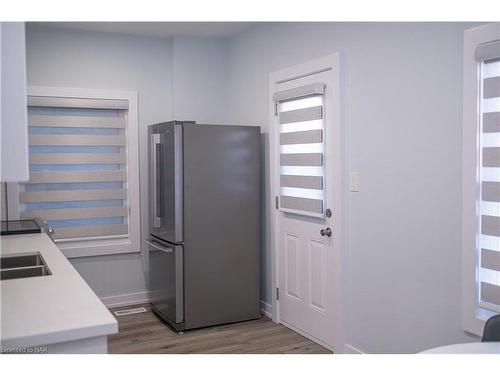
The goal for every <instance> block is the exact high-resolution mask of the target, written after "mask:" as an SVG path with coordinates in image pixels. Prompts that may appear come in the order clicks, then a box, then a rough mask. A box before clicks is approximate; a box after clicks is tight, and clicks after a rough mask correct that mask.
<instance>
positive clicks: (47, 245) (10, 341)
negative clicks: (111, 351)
mask: <svg viewBox="0 0 500 375" xmlns="http://www.w3.org/2000/svg"><path fill="white" fill-rule="evenodd" d="M0 246H1V247H0V251H1V255H2V256H10V255H17V254H19V255H21V254H32V253H35V252H40V253H41V255H42V257H43V259H44V260H45V263H46V264H47V266H48V268H49V269H50V272H51V273H52V274H51V275H48V276H38V277H28V278H22V279H10V280H2V281H0V286H1V295H0V298H1V313H2V314H1V317H0V319H1V331H0V332H1V346H2V347H3V348H13V347H28V346H39V345H41V346H43V345H49V344H53V343H59V342H65V341H72V340H79V339H84V338H90V337H96V336H104V335H110V334H113V333H116V332H118V323H117V321H116V319H115V318H114V317H113V315H112V314H111V313H110V312H109V311H108V309H107V308H106V307H105V306H104V305H103V303H102V302H101V300H100V299H99V297H97V296H96V294H95V293H94V292H93V291H92V289H91V288H90V287H89V286H88V285H87V283H86V282H85V281H84V280H83V278H82V277H81V276H80V274H79V273H78V272H77V271H76V270H75V268H73V266H72V265H71V263H70V262H69V261H68V260H67V259H66V257H65V256H64V255H63V254H62V253H61V251H60V250H59V249H58V248H57V246H56V245H55V244H54V243H53V242H52V241H51V239H50V238H49V237H48V236H47V235H46V234H45V233H36V234H22V235H8V236H1V238H0Z"/></svg>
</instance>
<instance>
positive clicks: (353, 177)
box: [350, 172, 359, 192]
mask: <svg viewBox="0 0 500 375" xmlns="http://www.w3.org/2000/svg"><path fill="white" fill-rule="evenodd" d="M350 185H351V191H352V192H358V191H359V173H358V172H351V174H350Z"/></svg>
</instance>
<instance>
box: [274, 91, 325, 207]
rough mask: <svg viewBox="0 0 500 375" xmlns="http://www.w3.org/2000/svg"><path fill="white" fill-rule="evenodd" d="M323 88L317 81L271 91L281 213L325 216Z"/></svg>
mask: <svg viewBox="0 0 500 375" xmlns="http://www.w3.org/2000/svg"><path fill="white" fill-rule="evenodd" d="M324 90H325V85H324V84H323V83H316V84H312V85H307V86H302V87H297V88H294V89H290V90H285V91H280V92H277V93H276V94H274V101H275V102H276V109H277V115H278V124H279V130H278V132H279V140H280V155H279V157H280V205H279V207H280V210H281V211H283V212H290V213H296V214H300V215H306V216H315V217H324V207H325V187H324V160H323V159H324V142H323V131H324V123H323V97H324Z"/></svg>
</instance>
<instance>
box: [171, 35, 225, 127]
mask: <svg viewBox="0 0 500 375" xmlns="http://www.w3.org/2000/svg"><path fill="white" fill-rule="evenodd" d="M172 43H173V44H172V45H173V64H172V67H173V71H172V82H173V89H172V91H173V93H174V96H173V115H174V118H175V119H176V120H196V122H198V123H201V124H225V123H226V120H227V92H226V91H227V70H228V69H227V68H228V65H227V64H228V43H227V41H226V40H225V39H210V38H192V37H175V38H173V42H172Z"/></svg>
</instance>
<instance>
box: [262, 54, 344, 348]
mask: <svg viewBox="0 0 500 375" xmlns="http://www.w3.org/2000/svg"><path fill="white" fill-rule="evenodd" d="M339 86H340V85H339V59H338V55H332V56H328V57H326V58H323V59H319V60H315V61H312V62H309V63H306V64H301V65H298V66H294V67H291V68H288V69H284V70H282V71H279V72H275V73H273V74H272V75H271V89H272V90H273V91H274V93H273V94H274V102H275V112H274V118H273V122H272V124H274V128H273V129H271V130H270V133H273V134H272V135H271V153H272V155H273V158H272V164H273V165H272V166H271V173H272V180H273V183H272V191H273V192H274V194H275V197H276V198H277V199H276V201H275V204H276V205H275V210H274V221H273V222H274V226H273V227H274V230H273V240H274V241H275V242H274V249H275V251H276V261H277V267H276V271H277V274H278V277H277V278H275V280H276V284H277V287H278V288H279V290H278V292H279V293H278V294H279V300H277V301H276V302H277V303H278V306H279V313H278V316H279V318H278V319H279V321H280V322H281V323H283V324H285V325H287V326H288V327H290V328H292V329H294V330H296V331H297V332H299V333H302V334H304V335H306V336H308V337H310V338H312V339H313V340H315V341H317V342H319V343H320V344H323V345H324V346H326V347H328V348H331V349H333V350H336V351H339V350H342V348H341V347H339V346H340V343H341V341H342V339H341V337H342V333H341V323H340V301H339V300H340V246H341V234H342V233H341V162H340V157H341V149H340V147H341V141H340V140H341V139H340V137H341V132H340V114H339V108H340V105H339V99H340V98H339Z"/></svg>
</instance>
